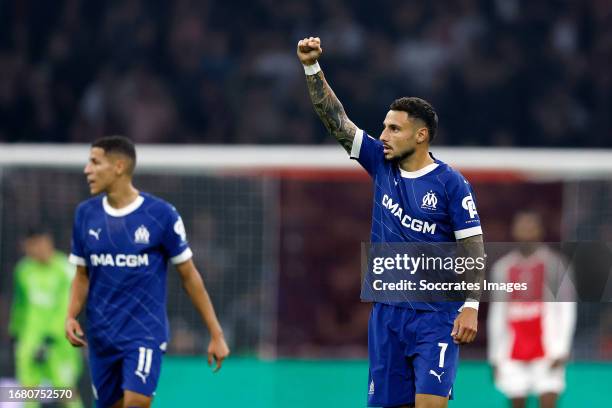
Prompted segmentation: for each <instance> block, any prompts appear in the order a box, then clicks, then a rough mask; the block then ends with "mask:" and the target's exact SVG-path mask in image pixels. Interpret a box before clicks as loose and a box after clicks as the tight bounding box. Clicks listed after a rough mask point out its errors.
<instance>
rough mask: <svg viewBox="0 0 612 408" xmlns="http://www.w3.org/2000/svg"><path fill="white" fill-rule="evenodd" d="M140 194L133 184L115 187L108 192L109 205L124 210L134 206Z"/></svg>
mask: <svg viewBox="0 0 612 408" xmlns="http://www.w3.org/2000/svg"><path fill="white" fill-rule="evenodd" d="M139 194H140V192H139V191H138V190H136V188H135V187H134V186H133V185H132V183H125V184H123V183H122V184H119V185H115V186H113V187H112V188H111V189H109V190H108V191H107V192H106V197H107V200H108V204H110V206H111V207H113V208H117V209H119V208H123V207H127V206H128V205H130V204H132V203H133V202H134V201H135V200H136V199H137V198H138V195H139Z"/></svg>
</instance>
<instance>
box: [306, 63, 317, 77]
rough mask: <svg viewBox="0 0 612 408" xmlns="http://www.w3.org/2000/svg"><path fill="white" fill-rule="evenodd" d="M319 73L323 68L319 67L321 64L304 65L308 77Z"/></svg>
mask: <svg viewBox="0 0 612 408" xmlns="http://www.w3.org/2000/svg"><path fill="white" fill-rule="evenodd" d="M319 71H321V66H320V65H319V62H315V63H314V64H312V65H304V72H305V73H306V75H314V74H316V73H318V72H319Z"/></svg>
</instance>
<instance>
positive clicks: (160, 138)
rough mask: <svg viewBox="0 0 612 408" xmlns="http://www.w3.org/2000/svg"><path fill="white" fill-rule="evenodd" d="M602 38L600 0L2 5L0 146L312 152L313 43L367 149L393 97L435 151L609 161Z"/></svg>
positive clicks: (609, 54) (607, 53)
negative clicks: (306, 56)
mask: <svg viewBox="0 0 612 408" xmlns="http://www.w3.org/2000/svg"><path fill="white" fill-rule="evenodd" d="M230 3H231V4H230ZM611 23H612V2H610V1H607V0H587V1H580V0H564V1H563V0H542V1H537V2H534V1H529V0H495V1H485V0H460V1H449V0H444V1H434V2H426V1H403V0H381V1H377V2H373V1H367V2H366V1H364V2H351V1H348V0H315V1H310V2H303V1H301V0H290V1H283V2H277V1H272V0H253V1H242V2H219V1H217V2H215V1H212V0H201V1H200V0H198V1H194V0H177V1H173V2H145V1H141V0H120V1H119V0H118V1H107V2H85V1H82V0H63V1H54V2H49V1H45V0H29V1H7V2H1V3H0V141H3V142H16V141H21V142H89V141H91V140H93V139H94V138H95V137H97V136H100V135H103V134H107V133H114V132H120V133H124V134H128V135H130V136H131V137H132V138H133V139H134V140H135V141H136V142H138V143H143V142H145V143H146V142H151V143H154V142H160V143H257V144H262V143H303V144H312V143H324V142H329V140H328V138H327V137H326V135H325V132H323V131H322V128H321V126H320V125H319V124H318V123H317V121H316V119H315V117H314V115H313V113H312V108H311V106H310V102H309V100H308V98H307V95H306V91H305V86H304V83H303V82H304V79H303V73H302V71H301V67H300V66H299V63H298V62H297V59H296V57H295V54H294V48H295V43H296V41H297V40H298V39H299V38H301V37H304V36H306V35H311V34H312V33H315V34H316V35H319V36H320V37H321V38H323V39H324V43H323V44H324V51H325V55H324V59H323V60H322V65H323V67H324V69H325V72H326V74H327V76H328V77H329V78H330V80H331V81H332V83H333V85H334V89H335V90H336V92H337V93H338V94H339V96H340V99H341V100H342V101H343V102H344V103H345V105H346V106H345V107H346V108H347V110H348V112H349V114H350V116H351V117H352V118H354V119H355V120H356V121H357V122H358V124H359V126H361V127H363V128H365V129H368V130H369V131H370V132H372V133H374V134H376V133H377V132H378V129H379V128H380V126H381V125H380V122H381V121H382V118H383V117H384V113H385V112H386V110H387V106H388V105H389V103H390V101H391V100H392V99H394V98H395V97H397V96H400V95H404V94H410V95H419V96H423V97H425V98H427V99H429V100H431V101H432V102H433V104H434V105H435V106H436V107H437V109H438V111H439V113H440V116H441V129H440V134H439V143H442V144H449V145H486V146H489V145H495V146H576V147H596V146H611V145H612V139H610V138H609V137H606V136H607V135H609V134H610V133H611V132H612V118H611V117H610V115H609V113H610V112H611V111H612V74H611V73H610V70H609V67H610V66H611V63H612V24H611ZM458 106H459V107H460V109H457V107H458Z"/></svg>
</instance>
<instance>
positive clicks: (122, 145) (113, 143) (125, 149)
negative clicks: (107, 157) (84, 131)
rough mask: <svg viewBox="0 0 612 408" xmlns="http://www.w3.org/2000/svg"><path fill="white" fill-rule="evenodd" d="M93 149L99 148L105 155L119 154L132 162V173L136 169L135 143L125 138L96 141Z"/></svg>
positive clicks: (106, 137) (107, 138) (106, 138)
mask: <svg viewBox="0 0 612 408" xmlns="http://www.w3.org/2000/svg"><path fill="white" fill-rule="evenodd" d="M91 147H99V148H100V149H102V150H104V153H105V154H107V153H118V154H121V155H124V156H126V157H127V158H129V159H130V160H131V162H132V165H131V168H130V172H133V171H134V168H135V167H136V147H134V142H132V141H131V140H130V139H129V138H127V137H125V136H105V137H101V138H99V139H97V140H95V141H94V142H93V143H92V144H91Z"/></svg>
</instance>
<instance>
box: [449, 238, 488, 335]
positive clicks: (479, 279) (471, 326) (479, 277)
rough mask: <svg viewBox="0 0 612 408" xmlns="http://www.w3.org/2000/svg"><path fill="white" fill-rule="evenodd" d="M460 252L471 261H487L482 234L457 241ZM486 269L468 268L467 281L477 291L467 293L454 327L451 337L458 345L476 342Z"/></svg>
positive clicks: (474, 266) (475, 266) (466, 272)
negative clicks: (479, 303) (479, 304)
mask: <svg viewBox="0 0 612 408" xmlns="http://www.w3.org/2000/svg"><path fill="white" fill-rule="evenodd" d="M457 246H458V251H459V253H460V254H461V256H464V257H469V258H471V259H477V258H480V259H482V260H484V259H485V252H484V242H483V239H482V234H478V235H473V236H471V237H467V238H463V239H459V240H457ZM484 273H485V268H479V267H477V265H476V264H474V265H473V267H472V268H466V271H465V279H466V282H468V283H473V284H478V285H474V286H475V287H477V288H478V289H477V290H471V291H469V292H468V293H467V296H466V302H465V304H464V305H463V307H462V308H461V311H460V313H459V315H458V316H457V318H456V319H455V323H454V325H453V331H452V333H451V336H452V337H453V339H454V342H455V343H457V344H467V343H471V342H472V341H474V339H475V338H476V333H477V332H478V302H479V301H480V293H481V288H482V283H483V280H484Z"/></svg>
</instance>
